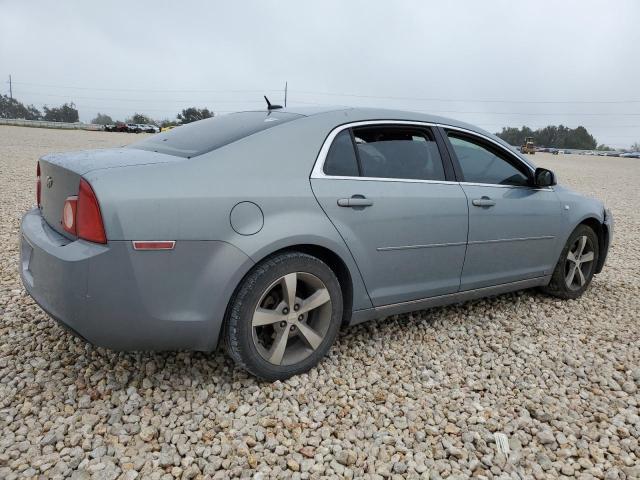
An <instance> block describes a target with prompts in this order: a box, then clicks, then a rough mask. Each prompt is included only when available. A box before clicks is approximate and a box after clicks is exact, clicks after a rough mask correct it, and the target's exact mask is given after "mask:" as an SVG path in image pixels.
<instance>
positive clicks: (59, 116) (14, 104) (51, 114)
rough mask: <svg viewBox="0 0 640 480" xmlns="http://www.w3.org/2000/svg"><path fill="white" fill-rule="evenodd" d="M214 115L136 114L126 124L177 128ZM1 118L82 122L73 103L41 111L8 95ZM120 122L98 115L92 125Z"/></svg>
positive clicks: (2, 99)
mask: <svg viewBox="0 0 640 480" xmlns="http://www.w3.org/2000/svg"><path fill="white" fill-rule="evenodd" d="M213 115H214V113H213V112H212V111H211V110H209V109H208V108H197V107H189V108H185V109H183V110H182V111H181V112H180V113H178V114H177V115H176V117H175V119H168V118H167V119H164V120H159V121H157V120H154V119H153V118H151V117H149V116H147V115H145V114H143V113H137V112H136V113H134V114H133V115H131V116H130V117H127V118H125V119H124V123H141V124H145V125H158V126H160V127H167V126H175V125H180V124H185V123H191V122H196V121H198V120H202V119H205V118H209V117H213ZM0 118H19V119H24V120H46V121H49V122H68V123H75V122H78V121H80V120H79V119H80V117H79V115H78V109H77V108H76V106H75V104H74V103H73V102H68V103H64V104H62V105H60V106H59V107H48V106H46V105H45V106H44V107H42V111H40V110H39V109H38V108H37V107H35V106H34V105H25V104H23V103H22V102H20V101H19V100H17V99H15V98H11V97H9V96H8V95H0ZM118 122H120V121H119V120H114V119H113V118H111V117H110V116H109V115H107V114H105V113H98V114H97V115H96V117H95V118H94V119H93V120H91V123H95V124H98V125H113V124H115V123H118Z"/></svg>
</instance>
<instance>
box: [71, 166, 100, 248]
mask: <svg viewBox="0 0 640 480" xmlns="http://www.w3.org/2000/svg"><path fill="white" fill-rule="evenodd" d="M76 230H77V232H78V237H80V238H82V239H84V240H89V241H90V242H96V243H107V236H106V234H105V233H104V224H103V223H102V215H101V213H100V204H98V199H97V198H96V194H95V193H93V189H92V188H91V185H89V183H88V182H87V181H86V180H84V179H80V190H79V191H78V205H77V209H76Z"/></svg>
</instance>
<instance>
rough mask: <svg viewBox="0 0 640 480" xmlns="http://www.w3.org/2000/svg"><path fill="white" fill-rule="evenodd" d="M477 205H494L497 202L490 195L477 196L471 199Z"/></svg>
mask: <svg viewBox="0 0 640 480" xmlns="http://www.w3.org/2000/svg"><path fill="white" fill-rule="evenodd" d="M471 203H473V205H474V206H476V207H493V206H494V205H495V204H496V201H495V200H491V199H490V198H489V197H482V198H476V199H474V200H472V201H471Z"/></svg>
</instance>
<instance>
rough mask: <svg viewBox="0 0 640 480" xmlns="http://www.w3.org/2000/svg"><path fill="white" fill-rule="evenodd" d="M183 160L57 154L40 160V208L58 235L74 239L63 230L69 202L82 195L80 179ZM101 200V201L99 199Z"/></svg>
mask: <svg viewBox="0 0 640 480" xmlns="http://www.w3.org/2000/svg"><path fill="white" fill-rule="evenodd" d="M180 160H183V159H182V158H180V157H175V156H171V155H163V154H160V153H155V152H148V151H144V150H132V149H124V148H114V149H104V150H83V151H80V152H71V153H55V154H50V155H45V156H43V157H42V158H40V184H41V187H40V189H41V198H40V205H41V211H42V216H43V218H44V220H45V221H46V222H47V223H48V224H49V226H50V227H51V228H53V229H54V230H55V231H56V232H58V233H60V234H61V235H64V236H65V237H67V238H74V237H73V236H72V235H71V234H70V233H69V232H67V231H65V230H64V228H63V227H62V210H63V208H64V202H65V200H66V199H67V198H68V197H70V196H73V195H78V188H79V185H80V178H81V177H82V176H83V175H85V174H87V173H88V172H90V171H93V170H99V169H106V168H122V167H129V166H136V165H149V164H155V163H165V162H173V161H180ZM98 200H99V199H98Z"/></svg>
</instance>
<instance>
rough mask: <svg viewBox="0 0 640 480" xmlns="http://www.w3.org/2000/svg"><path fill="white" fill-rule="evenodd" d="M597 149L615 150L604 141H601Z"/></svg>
mask: <svg viewBox="0 0 640 480" xmlns="http://www.w3.org/2000/svg"><path fill="white" fill-rule="evenodd" d="M596 150H601V151H607V152H608V151H610V150H613V148H611V147H610V146H609V145H605V144H604V143H601V144H600V145H598V146H597V147H596Z"/></svg>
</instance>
